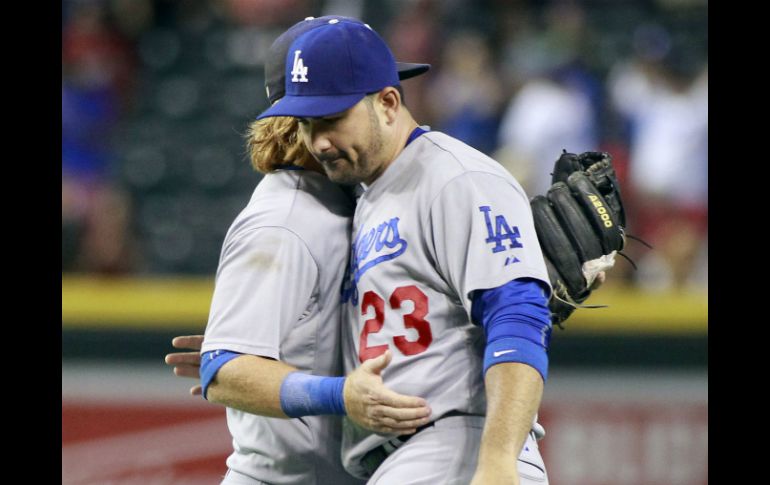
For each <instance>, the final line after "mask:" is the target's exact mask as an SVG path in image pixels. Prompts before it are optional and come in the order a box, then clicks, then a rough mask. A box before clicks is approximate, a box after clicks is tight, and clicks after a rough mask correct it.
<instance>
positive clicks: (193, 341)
mask: <svg viewBox="0 0 770 485" xmlns="http://www.w3.org/2000/svg"><path fill="white" fill-rule="evenodd" d="M171 345H172V346H173V347H174V348H175V349H191V350H195V351H196V352H173V353H171V354H167V355H166V364H167V365H172V366H174V375H177V376H179V377H192V378H194V379H200V368H201V356H200V350H201V346H202V345H203V335H187V336H180V337H174V339H173V340H172V341H171ZM202 393H203V390H202V388H201V386H200V384H198V385H196V386H193V387H191V388H190V394H191V395H193V396H200V395H201V394H202Z"/></svg>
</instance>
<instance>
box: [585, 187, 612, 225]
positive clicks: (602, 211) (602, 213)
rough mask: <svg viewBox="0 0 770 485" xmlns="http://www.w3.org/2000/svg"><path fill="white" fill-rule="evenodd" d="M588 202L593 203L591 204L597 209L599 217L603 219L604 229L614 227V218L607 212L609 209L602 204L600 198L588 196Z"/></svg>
mask: <svg viewBox="0 0 770 485" xmlns="http://www.w3.org/2000/svg"><path fill="white" fill-rule="evenodd" d="M588 200H590V201H591V203H592V204H593V205H594V207H595V208H596V212H597V213H598V214H599V217H600V218H601V219H602V222H603V223H604V227H612V218H611V217H610V214H609V213H608V212H607V208H606V207H604V204H602V201H601V200H599V197H597V196H595V195H593V194H588Z"/></svg>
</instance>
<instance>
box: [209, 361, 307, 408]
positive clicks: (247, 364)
mask: <svg viewBox="0 0 770 485" xmlns="http://www.w3.org/2000/svg"><path fill="white" fill-rule="evenodd" d="M296 370H297V369H295V368H294V367H292V366H290V365H288V364H285V363H283V362H281V361H278V360H272V359H267V358H264V357H259V356H256V355H241V356H238V357H236V358H234V359H232V360H230V361H228V362H227V363H225V364H224V365H222V367H220V368H219V370H218V372H217V374H216V376H215V377H214V379H213V380H212V381H211V383H210V384H209V386H208V392H207V395H206V397H207V399H208V400H209V401H210V402H214V403H217V404H222V405H224V406H227V407H230V408H234V409H239V410H241V411H245V412H247V413H251V414H258V415H261V416H270V417H275V418H287V417H288V416H287V415H286V413H285V412H284V410H283V409H282V408H281V397H280V391H281V384H282V383H283V381H284V379H286V376H287V375H288V374H289V373H291V372H294V371H296Z"/></svg>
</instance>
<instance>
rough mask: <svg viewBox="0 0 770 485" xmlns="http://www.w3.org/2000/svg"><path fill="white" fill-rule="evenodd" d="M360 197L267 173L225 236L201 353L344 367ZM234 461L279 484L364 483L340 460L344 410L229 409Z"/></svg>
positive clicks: (307, 179)
mask: <svg viewBox="0 0 770 485" xmlns="http://www.w3.org/2000/svg"><path fill="white" fill-rule="evenodd" d="M352 211H353V201H352V199H351V198H350V197H349V196H348V194H346V193H345V192H343V190H342V189H341V188H340V187H339V186H337V185H335V184H333V183H331V182H329V180H328V179H327V178H326V177H324V176H322V175H320V174H317V173H314V172H310V171H304V170H291V171H289V170H282V171H279V172H276V173H271V174H268V175H266V176H265V177H264V178H263V179H262V181H261V182H260V183H259V185H258V186H257V188H256V189H255V191H254V194H253V196H252V197H251V200H250V201H249V204H248V205H247V207H246V208H245V209H244V210H243V211H242V212H241V213H240V214H239V215H238V216H237V218H236V219H235V221H234V222H233V224H232V226H231V227H230V229H229V231H228V232H227V235H226V237H225V241H224V245H223V248H222V253H221V255H220V260H219V268H218V269H217V274H216V282H215V289H214V296H213V300H212V302H211V311H210V315H209V321H208V325H207V327H206V332H205V338H204V343H203V348H202V352H206V351H210V350H216V349H226V350H231V351H234V352H241V353H246V354H252V355H259V356H263V357H269V358H273V359H278V360H281V361H283V362H285V363H287V364H290V365H293V366H295V367H297V368H298V369H299V370H301V371H303V372H307V373H310V374H315V375H328V376H334V375H340V374H341V373H342V365H341V356H340V347H339V340H340V327H339V321H340V304H339V302H340V296H339V288H340V284H341V281H342V276H343V273H344V271H343V268H344V267H345V265H346V264H347V258H348V250H349V244H350V238H349V234H350V221H351V219H350V217H351V215H352ZM227 425H228V427H229V429H230V433H231V434H232V436H233V447H234V452H233V454H232V455H230V456H229V457H228V459H227V465H228V466H229V467H230V469H232V470H235V471H237V472H239V473H240V474H241V475H246V476H249V477H252V478H254V479H255V480H259V481H262V482H268V483H274V484H283V483H287V484H288V483H291V484H297V483H302V484H319V485H321V484H326V483H360V482H358V481H354V480H353V479H352V478H351V477H350V476H349V475H348V474H347V473H345V472H344V470H343V469H342V466H341V463H340V456H339V455H340V434H341V422H340V418H339V417H333V416H307V417H304V418H301V419H278V418H269V417H263V416H257V415H253V414H249V413H245V412H242V411H238V410H235V409H231V408H227Z"/></svg>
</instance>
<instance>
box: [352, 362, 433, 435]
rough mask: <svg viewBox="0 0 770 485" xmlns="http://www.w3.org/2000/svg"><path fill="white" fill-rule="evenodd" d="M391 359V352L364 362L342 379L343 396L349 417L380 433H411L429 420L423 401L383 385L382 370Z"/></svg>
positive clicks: (360, 424) (427, 410)
mask: <svg viewBox="0 0 770 485" xmlns="http://www.w3.org/2000/svg"><path fill="white" fill-rule="evenodd" d="M392 358H393V356H392V354H391V353H390V351H389V350H388V351H386V352H385V353H384V354H382V355H380V356H379V357H375V358H374V359H369V360H367V361H365V362H364V363H363V364H361V366H360V367H359V368H358V369H356V370H354V371H353V372H351V373H350V374H349V375H348V377H347V379H346V380H345V388H344V389H343V397H344V399H345V410H346V411H347V414H348V417H349V418H350V419H352V420H353V422H355V423H356V424H358V425H359V426H362V427H364V428H367V429H370V430H372V431H376V432H379V433H395V434H399V435H402V434H412V433H414V432H416V431H417V428H418V427H420V426H422V425H424V424H427V423H428V422H429V421H430V420H429V418H430V412H431V410H430V408H429V407H428V403H427V402H426V401H425V399H422V398H419V397H414V396H404V395H402V394H398V393H396V392H393V391H391V390H390V389H388V388H387V387H385V385H384V384H383V383H382V377H381V374H382V370H383V369H384V368H385V367H387V366H388V364H390V361H391V359H392Z"/></svg>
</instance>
